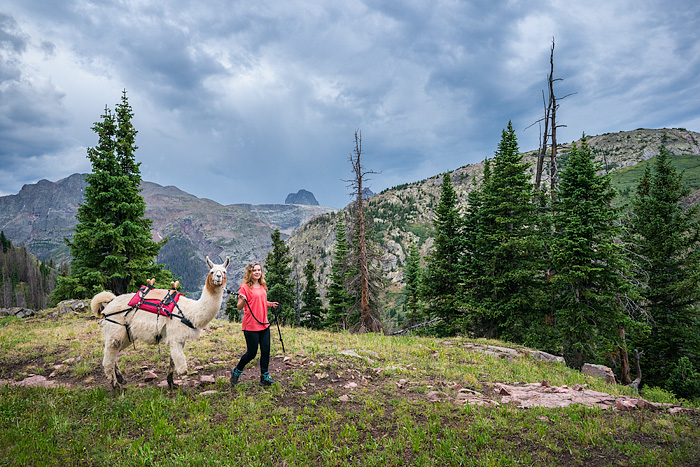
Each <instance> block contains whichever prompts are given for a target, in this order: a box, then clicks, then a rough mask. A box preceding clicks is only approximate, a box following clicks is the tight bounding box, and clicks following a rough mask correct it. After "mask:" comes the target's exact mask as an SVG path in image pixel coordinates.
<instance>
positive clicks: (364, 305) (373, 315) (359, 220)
mask: <svg viewBox="0 0 700 467" xmlns="http://www.w3.org/2000/svg"><path fill="white" fill-rule="evenodd" d="M361 158H362V134H361V132H360V131H359V130H356V131H355V149H354V151H353V152H352V153H351V154H350V164H351V165H352V171H353V173H354V174H355V177H354V178H353V179H352V180H346V181H347V182H349V186H350V187H351V188H352V190H353V194H354V197H355V202H354V205H353V214H354V215H353V229H352V233H353V239H352V240H353V243H354V248H353V249H352V253H351V257H353V258H352V259H353V260H354V261H351V262H352V263H354V264H356V265H357V268H358V272H357V275H356V276H354V277H352V278H351V282H357V281H359V286H360V287H359V289H360V290H359V292H360V293H359V299H360V300H359V308H360V320H359V322H358V323H357V324H356V325H354V326H353V327H351V328H350V331H353V332H380V331H384V325H383V324H382V322H381V319H380V318H379V311H378V310H377V309H376V306H375V305H374V304H376V300H375V297H374V296H373V289H374V288H376V287H374V281H373V278H372V275H371V272H370V263H371V260H372V257H373V254H372V251H371V249H370V248H369V246H368V244H369V239H368V238H367V226H366V223H365V222H366V220H365V209H364V194H365V193H364V191H365V182H366V181H367V180H368V179H367V176H368V175H371V174H375V173H377V172H373V171H371V170H366V169H365V168H363V167H362V161H361ZM353 285H354V284H353V283H351V284H350V286H351V288H353V287H352V286H353Z"/></svg>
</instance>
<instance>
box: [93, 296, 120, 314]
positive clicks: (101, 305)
mask: <svg viewBox="0 0 700 467" xmlns="http://www.w3.org/2000/svg"><path fill="white" fill-rule="evenodd" d="M115 298H117V296H116V295H114V294H113V293H112V292H100V293H98V294H97V295H95V296H94V297H92V300H91V301H90V308H91V309H92V312H93V313H95V315H96V316H97V317H98V318H103V317H104V314H103V313H102V311H103V310H104V309H105V307H106V306H107V304H108V303H109V302H111V301H112V300H114V299H115Z"/></svg>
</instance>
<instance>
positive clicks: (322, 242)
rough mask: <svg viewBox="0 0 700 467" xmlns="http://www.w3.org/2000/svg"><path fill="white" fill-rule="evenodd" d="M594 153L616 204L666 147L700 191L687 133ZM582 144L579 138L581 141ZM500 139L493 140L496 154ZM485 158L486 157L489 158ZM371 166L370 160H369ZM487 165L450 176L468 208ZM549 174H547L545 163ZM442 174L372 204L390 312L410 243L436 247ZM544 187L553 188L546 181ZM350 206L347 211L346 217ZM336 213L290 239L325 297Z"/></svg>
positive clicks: (638, 138)
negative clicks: (613, 190) (312, 266)
mask: <svg viewBox="0 0 700 467" xmlns="http://www.w3.org/2000/svg"><path fill="white" fill-rule="evenodd" d="M587 139H588V144H589V146H590V148H591V152H592V153H593V155H594V156H595V160H596V162H597V163H598V164H599V165H600V169H601V171H602V172H609V173H610V174H611V177H612V181H613V185H614V186H615V187H616V188H617V190H618V191H619V193H620V197H619V198H618V200H617V201H616V202H617V203H623V202H625V201H628V200H629V197H630V195H631V194H632V193H633V189H634V188H633V187H634V186H635V185H636V183H637V181H638V179H639V177H641V175H642V174H643V173H644V169H645V167H646V164H647V161H649V159H652V158H653V157H654V156H655V155H657V154H658V151H659V148H660V147H661V146H662V145H663V146H665V147H666V148H667V149H668V150H669V151H670V153H671V155H672V161H673V163H674V165H675V166H677V167H678V168H679V170H682V171H684V175H683V176H684V181H685V182H686V183H687V184H688V186H689V187H690V188H691V190H692V192H693V193H691V196H690V197H689V200H690V201H692V200H693V199H695V198H697V197H698V196H697V195H696V194H694V192H695V191H696V190H699V189H700V134H698V133H696V132H692V131H687V130H685V129H638V130H634V131H622V132H619V133H606V134H603V135H596V136H589V137H587ZM577 143H578V144H579V145H580V140H579V141H577ZM496 144H497V141H494V150H495V148H496ZM571 147H572V143H564V144H560V145H559V159H558V165H560V168H559V169H560V170H561V168H562V167H563V166H565V165H566V161H567V158H568V153H569V151H570V150H571ZM491 157H492V156H491V155H487V156H485V157H484V158H485V159H486V158H489V159H490V158H491ZM535 157H536V151H528V152H525V153H523V158H524V161H526V162H528V163H529V164H530V168H529V173H530V174H532V175H533V177H534V167H535V162H536V160H535ZM366 163H367V164H368V165H369V166H371V160H369V161H367V162H366ZM483 170H484V163H483V162H481V163H478V164H470V165H465V166H462V167H459V168H457V169H455V170H453V171H451V172H450V177H451V180H452V185H453V187H454V189H455V191H456V194H457V198H458V200H459V203H460V206H461V207H462V209H464V208H466V206H467V197H468V194H469V192H470V191H471V190H472V189H474V187H477V186H479V185H480V183H481V179H482V176H483ZM544 173H545V174H548V173H549V167H548V163H547V162H545V170H544ZM441 183H442V174H438V175H435V176H433V177H431V178H428V179H425V180H420V181H416V182H411V183H405V184H402V185H398V186H395V187H392V188H390V189H387V190H384V191H382V192H380V193H378V194H377V195H375V196H374V197H372V198H371V199H370V200H369V207H368V212H369V217H370V218H373V220H374V239H375V240H376V242H377V243H378V245H379V247H380V250H381V251H382V253H383V257H382V262H381V269H382V271H383V274H384V277H385V278H386V279H387V288H386V293H387V295H386V297H384V298H385V299H386V301H385V305H386V307H387V308H388V309H387V310H386V313H387V314H389V313H390V311H389V309H391V308H395V307H399V308H400V307H401V303H398V304H397V303H396V299H399V300H400V297H399V296H398V295H397V293H398V292H399V291H400V290H401V289H402V288H403V285H404V267H405V265H406V259H407V256H408V249H409V245H410V244H411V243H413V242H417V244H418V246H419V250H420V253H421V257H422V258H425V257H426V256H427V254H428V252H429V251H430V249H431V248H432V245H433V235H434V234H433V230H432V229H433V226H432V220H433V219H434V215H435V214H434V209H435V206H436V205H437V203H438V201H439V198H440V185H441ZM543 184H545V185H547V184H549V180H548V179H546V178H545V179H544V180H543ZM347 212H348V211H347V208H346V210H345V213H346V214H347ZM336 222H337V215H335V214H334V213H332V214H326V215H322V216H319V217H317V218H315V219H313V221H311V222H309V223H307V224H306V225H304V226H303V227H302V228H300V229H298V230H297V231H296V232H294V234H292V235H291V237H290V238H289V239H288V240H287V245H289V247H290V250H291V255H292V257H293V258H294V259H295V261H297V262H298V264H305V263H306V261H307V260H308V259H309V258H311V259H312V261H314V262H315V264H316V271H317V272H316V280H317V282H318V284H319V288H320V290H321V295H322V297H325V289H326V287H327V286H328V284H329V274H328V271H330V264H331V258H332V250H333V244H334V241H335V225H336Z"/></svg>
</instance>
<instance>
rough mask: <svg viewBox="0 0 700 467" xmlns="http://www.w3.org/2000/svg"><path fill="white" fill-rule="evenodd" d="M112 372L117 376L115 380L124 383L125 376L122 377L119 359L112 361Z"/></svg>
mask: <svg viewBox="0 0 700 467" xmlns="http://www.w3.org/2000/svg"><path fill="white" fill-rule="evenodd" d="M114 374H115V376H116V377H117V381H118V382H119V384H126V378H124V375H123V374H122V372H121V370H120V369H119V359H118V358H117V360H115V361H114Z"/></svg>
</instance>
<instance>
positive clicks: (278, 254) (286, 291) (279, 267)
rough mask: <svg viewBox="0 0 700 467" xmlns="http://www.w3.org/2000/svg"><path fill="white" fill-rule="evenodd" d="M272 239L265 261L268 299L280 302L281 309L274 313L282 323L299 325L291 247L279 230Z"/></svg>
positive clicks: (272, 235) (276, 230)
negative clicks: (295, 307) (286, 243)
mask: <svg viewBox="0 0 700 467" xmlns="http://www.w3.org/2000/svg"><path fill="white" fill-rule="evenodd" d="M270 237H271V238H272V250H271V251H270V252H269V253H268V254H267V258H266V259H265V269H266V272H265V281H266V282H267V287H268V291H267V297H268V300H270V301H271V302H279V307H278V308H277V309H276V310H274V312H275V314H276V315H277V318H278V319H279V320H280V322H281V323H285V324H299V323H298V322H297V317H296V311H295V309H294V302H295V300H294V299H295V297H294V283H293V282H292V278H291V277H292V267H291V263H292V257H291V256H290V255H289V247H288V246H287V245H285V244H284V240H282V237H281V235H280V231H279V229H275V230H274V232H272V234H271V235H270Z"/></svg>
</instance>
